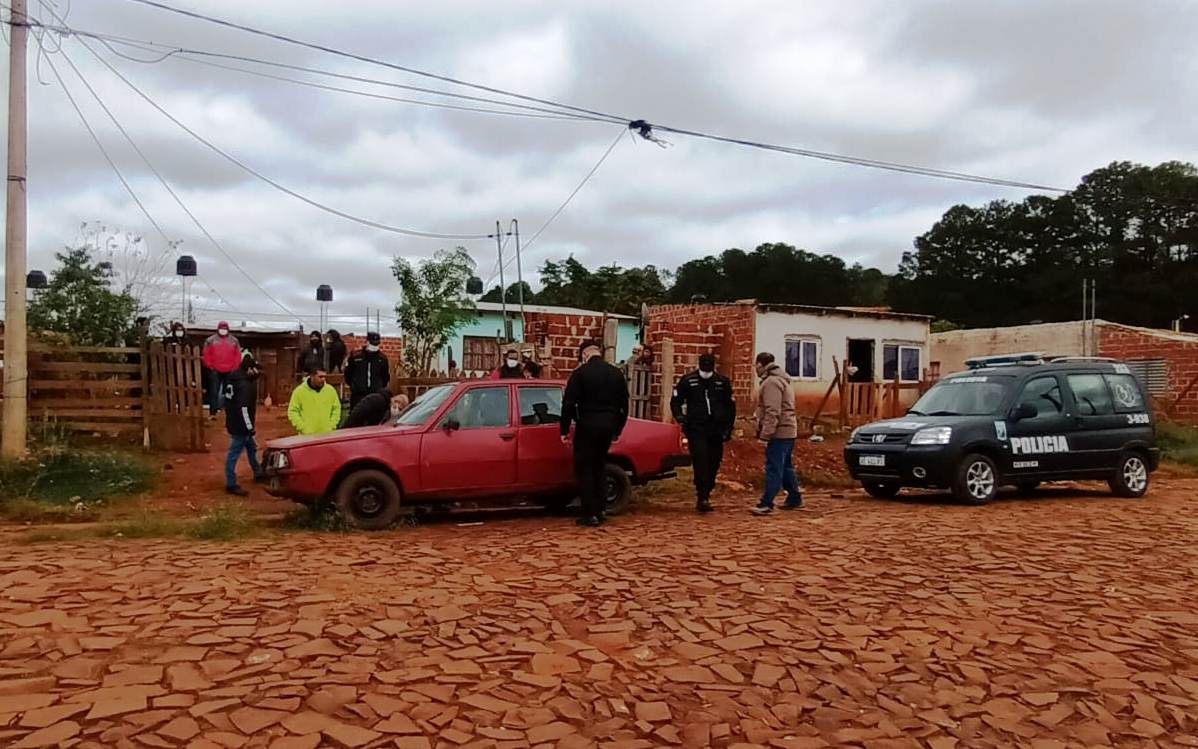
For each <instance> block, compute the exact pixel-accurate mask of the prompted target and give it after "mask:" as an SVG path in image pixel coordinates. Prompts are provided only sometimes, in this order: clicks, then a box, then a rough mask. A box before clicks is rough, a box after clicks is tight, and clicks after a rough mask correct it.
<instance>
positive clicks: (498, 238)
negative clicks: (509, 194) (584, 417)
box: [21, 219, 511, 342]
mask: <svg viewBox="0 0 1198 749" xmlns="http://www.w3.org/2000/svg"><path fill="white" fill-rule="evenodd" d="M501 232H502V230H501V229H500V228H499V219H495V246H496V247H498V248H499V303H500V309H502V310H503V338H504V342H507V340H508V339H510V338H511V336H510V335H509V334H508V327H507V287H506V286H504V285H503V234H502V233H501ZM21 272H22V273H24V272H25V269H24V268H22V269H21Z"/></svg>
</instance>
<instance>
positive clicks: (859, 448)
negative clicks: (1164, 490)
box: [844, 354, 1159, 504]
mask: <svg viewBox="0 0 1198 749" xmlns="http://www.w3.org/2000/svg"><path fill="white" fill-rule="evenodd" d="M969 365H970V366H971V368H972V369H971V370H970V371H969V372H965V373H961V374H957V375H952V376H950V377H947V378H945V379H943V380H941V381H940V382H939V383H937V384H936V385H935V386H934V387H932V389H931V390H929V391H928V392H927V393H925V394H924V396H923V397H922V398H920V399H919V401H918V402H917V403H916V404H915V405H914V406H913V407H912V408H911V410H910V411H908V412H907V415H906V416H905V417H903V418H901V419H891V420H888V421H879V422H875V423H873V424H868V425H866V426H863V427H861V428H860V429H858V430H856V431H855V432H854V433H853V435H852V437H851V438H850V440H849V443H848V444H847V445H846V446H845V450H844V456H845V461H846V463H847V464H848V469H849V473H850V474H852V476H853V478H855V479H857V480H858V481H860V482H861V484H862V486H864V488H865V490H866V491H867V492H869V493H870V494H871V495H873V496H875V497H893V496H894V495H895V494H897V493H898V491H899V489H901V488H902V487H904V486H911V487H938V488H947V489H950V490H951V491H952V493H953V495H954V496H955V497H956V498H957V499H959V500H961V501H964V502H969V503H972V504H983V503H985V502H989V501H990V500H991V499H993V498H994V496H995V494H996V493H997V491H998V487H999V486H1003V485H1011V486H1015V487H1018V488H1019V489H1021V490H1024V491H1030V490H1032V489H1034V488H1035V487H1036V486H1037V485H1038V484H1039V483H1040V482H1041V481H1059V480H1077V479H1100V480H1105V481H1107V482H1108V483H1109V484H1110V487H1111V490H1112V491H1113V492H1114V493H1115V494H1117V495H1119V496H1124V497H1139V496H1141V495H1143V494H1144V492H1146V491H1147V490H1148V481H1149V474H1150V473H1151V472H1152V471H1154V470H1156V467H1157V464H1158V462H1159V451H1158V449H1157V447H1156V429H1155V426H1154V420H1153V416H1152V413H1151V409H1150V406H1149V404H1148V400H1147V398H1146V397H1145V394H1144V389H1143V387H1142V386H1141V384H1140V382H1139V381H1138V380H1137V379H1136V378H1135V376H1133V375H1132V373H1131V372H1130V370H1129V369H1128V367H1127V366H1126V365H1124V364H1121V363H1119V362H1116V361H1109V360H1095V359H1057V360H1052V361H1043V360H1042V359H1041V358H1040V355H1037V354H1025V355H1015V356H1011V357H991V358H987V359H979V360H972V361H970V362H969Z"/></svg>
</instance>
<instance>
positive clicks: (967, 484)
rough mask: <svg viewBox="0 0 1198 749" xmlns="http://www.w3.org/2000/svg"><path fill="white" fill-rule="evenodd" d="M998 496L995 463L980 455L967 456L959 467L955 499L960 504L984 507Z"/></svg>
mask: <svg viewBox="0 0 1198 749" xmlns="http://www.w3.org/2000/svg"><path fill="white" fill-rule="evenodd" d="M996 494H998V469H997V468H996V467H995V465H994V461H993V460H991V459H990V458H987V457H986V456H985V455H982V454H980V453H972V454H970V455H966V456H965V458H964V459H963V460H962V461H961V462H960V463H959V464H958V465H957V475H956V478H955V479H954V481H953V497H955V498H956V499H957V501H958V502H965V503H966V504H971V505H984V504H986V503H987V502H989V501H990V500H992V499H994V496H995V495H996Z"/></svg>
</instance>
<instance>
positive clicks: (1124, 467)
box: [1107, 450, 1149, 499]
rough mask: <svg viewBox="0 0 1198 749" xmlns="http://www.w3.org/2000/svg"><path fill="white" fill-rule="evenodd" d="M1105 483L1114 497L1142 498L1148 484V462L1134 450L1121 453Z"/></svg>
mask: <svg viewBox="0 0 1198 749" xmlns="http://www.w3.org/2000/svg"><path fill="white" fill-rule="evenodd" d="M1107 483H1108V484H1110V487H1111V492H1112V493H1113V494H1114V495H1115V496H1116V497H1128V498H1131V499H1135V498H1137V497H1142V496H1144V494H1145V492H1147V491H1148V484H1149V473H1148V460H1147V459H1146V458H1145V457H1144V454H1143V453H1141V452H1138V451H1135V450H1129V451H1127V452H1125V453H1123V454H1122V455H1120V456H1119V463H1118V466H1117V467H1116V468H1115V472H1114V473H1113V474H1111V478H1110V479H1108V481H1107Z"/></svg>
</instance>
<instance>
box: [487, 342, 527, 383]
mask: <svg viewBox="0 0 1198 749" xmlns="http://www.w3.org/2000/svg"><path fill="white" fill-rule="evenodd" d="M491 379H492V380H523V379H524V367H522V366H521V365H520V353H519V352H518V351H516V349H514V348H513V349H508V350H507V353H506V354H504V356H503V364H500V365H499V366H498V367H496V368H495V371H493V372H491Z"/></svg>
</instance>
